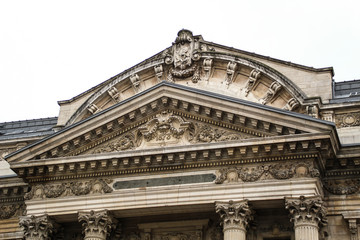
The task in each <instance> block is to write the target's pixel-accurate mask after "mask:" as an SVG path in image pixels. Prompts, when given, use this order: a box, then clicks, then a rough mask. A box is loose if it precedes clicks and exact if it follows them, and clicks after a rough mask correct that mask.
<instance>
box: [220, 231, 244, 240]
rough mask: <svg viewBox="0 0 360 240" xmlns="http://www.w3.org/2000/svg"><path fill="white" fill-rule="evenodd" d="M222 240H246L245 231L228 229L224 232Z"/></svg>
mask: <svg viewBox="0 0 360 240" xmlns="http://www.w3.org/2000/svg"><path fill="white" fill-rule="evenodd" d="M224 240H246V230H240V229H228V230H226V231H224Z"/></svg>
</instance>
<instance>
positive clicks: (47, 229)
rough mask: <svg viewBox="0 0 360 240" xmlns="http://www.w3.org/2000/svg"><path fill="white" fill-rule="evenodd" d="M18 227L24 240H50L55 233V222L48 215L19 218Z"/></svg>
mask: <svg viewBox="0 0 360 240" xmlns="http://www.w3.org/2000/svg"><path fill="white" fill-rule="evenodd" d="M20 226H21V227H22V228H23V231H24V237H25V240H50V239H51V236H52V235H53V233H54V232H55V222H54V221H52V220H51V219H50V218H49V216H48V215H41V216H33V215H32V216H24V217H21V218H20Z"/></svg>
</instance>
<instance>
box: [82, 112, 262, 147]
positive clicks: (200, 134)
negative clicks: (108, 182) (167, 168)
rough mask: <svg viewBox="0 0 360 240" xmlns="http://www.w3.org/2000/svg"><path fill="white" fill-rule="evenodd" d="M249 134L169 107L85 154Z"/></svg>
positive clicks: (206, 140) (192, 142)
mask: <svg viewBox="0 0 360 240" xmlns="http://www.w3.org/2000/svg"><path fill="white" fill-rule="evenodd" d="M252 137H255V136H252V135H251V134H246V133H241V132H238V131H234V130H230V129H229V128H225V127H217V126H216V125H213V124H205V123H202V122H200V121H194V120H192V119H188V118H186V117H182V116H178V115H176V114H175V113H174V112H173V111H170V110H162V111H160V112H159V113H157V114H155V115H154V116H152V117H150V120H148V121H147V122H146V123H144V124H143V125H140V126H139V127H137V128H135V129H134V130H133V131H129V132H127V133H125V134H123V135H121V136H119V137H116V138H115V139H112V140H109V141H108V142H105V143H101V144H100V145H98V146H96V147H94V148H93V149H90V150H87V151H86V152H84V154H96V153H104V152H120V151H126V150H134V149H146V148H154V147H165V146H174V145H190V144H197V143H213V142H224V141H232V140H239V139H247V138H252Z"/></svg>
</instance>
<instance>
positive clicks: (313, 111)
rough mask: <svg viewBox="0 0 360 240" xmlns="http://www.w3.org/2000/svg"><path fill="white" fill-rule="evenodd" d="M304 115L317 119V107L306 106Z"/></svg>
mask: <svg viewBox="0 0 360 240" xmlns="http://www.w3.org/2000/svg"><path fill="white" fill-rule="evenodd" d="M306 113H307V115H309V116H310V117H313V118H319V107H318V106H316V105H312V106H306Z"/></svg>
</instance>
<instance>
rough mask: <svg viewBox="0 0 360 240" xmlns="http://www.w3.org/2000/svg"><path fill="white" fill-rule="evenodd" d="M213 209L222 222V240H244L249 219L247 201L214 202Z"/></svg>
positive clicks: (249, 211)
mask: <svg viewBox="0 0 360 240" xmlns="http://www.w3.org/2000/svg"><path fill="white" fill-rule="evenodd" d="M215 208H216V212H217V213H219V214H220V217H221V220H222V225H223V232H224V240H246V228H247V226H248V222H249V220H250V219H251V210H250V208H249V205H248V200H242V201H229V202H216V203H215Z"/></svg>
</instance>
